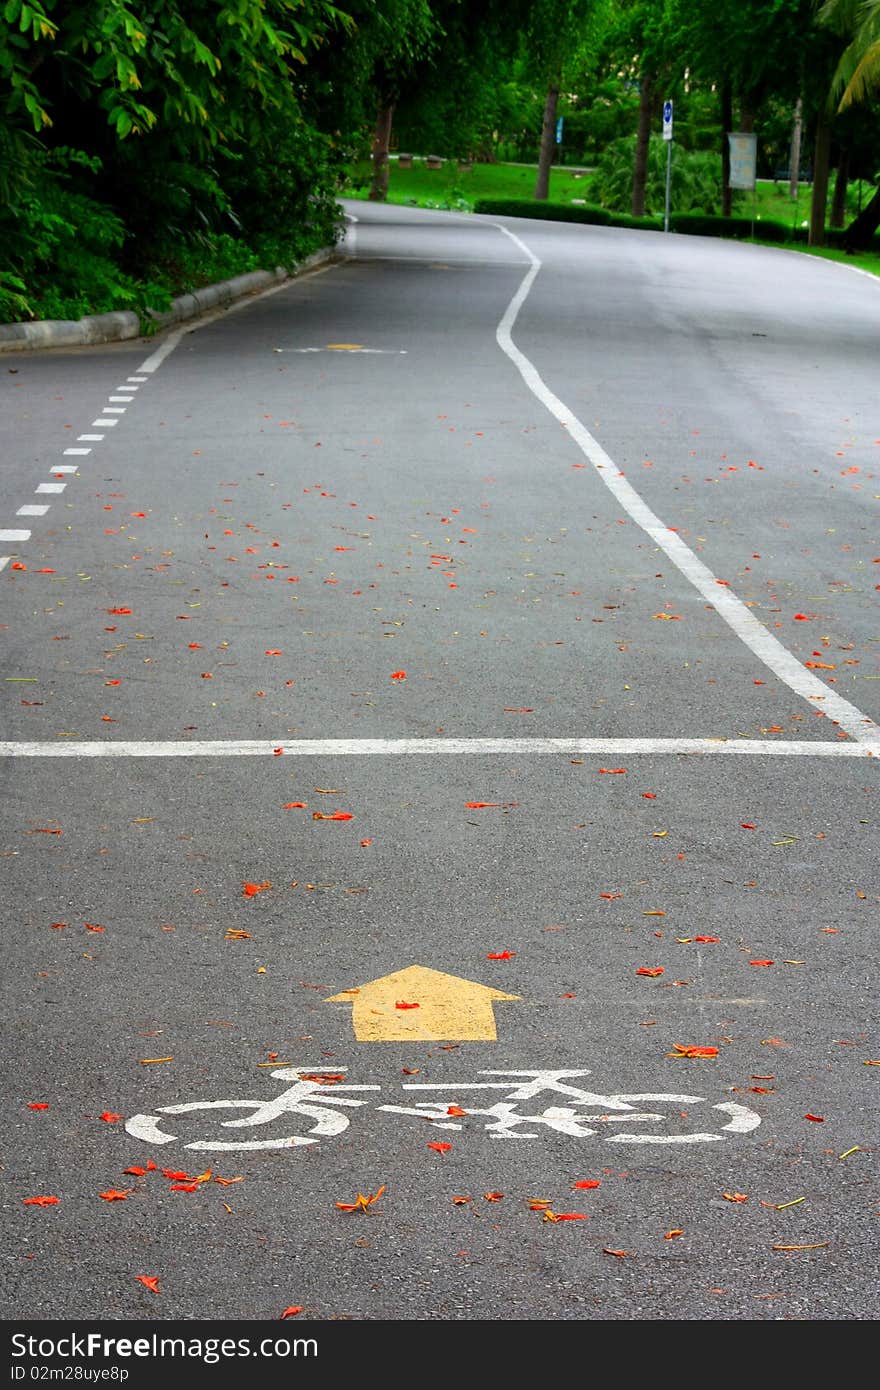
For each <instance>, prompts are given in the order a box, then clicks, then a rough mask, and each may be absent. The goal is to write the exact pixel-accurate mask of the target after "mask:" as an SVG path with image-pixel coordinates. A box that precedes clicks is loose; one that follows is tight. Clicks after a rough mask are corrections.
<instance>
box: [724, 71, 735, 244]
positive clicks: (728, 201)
mask: <svg viewBox="0 0 880 1390" xmlns="http://www.w3.org/2000/svg"><path fill="white" fill-rule="evenodd" d="M732 130H733V88H732V87H731V85H730V81H729V80H728V79H727V78H725V79H724V81H723V82H722V84H721V216H722V217H729V216H730V214H731V211H732V209H733V189H732V188H731V187H730V141H729V140H728V138H727V136H728V133H729V132H730V131H732Z"/></svg>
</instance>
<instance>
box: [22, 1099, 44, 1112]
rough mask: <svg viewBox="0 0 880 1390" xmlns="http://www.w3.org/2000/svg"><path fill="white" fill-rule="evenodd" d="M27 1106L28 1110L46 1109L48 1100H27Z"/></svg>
mask: <svg viewBox="0 0 880 1390" xmlns="http://www.w3.org/2000/svg"><path fill="white" fill-rule="evenodd" d="M27 1108H28V1110H48V1109H49V1102H48V1101H46V1100H29V1101H28V1103H27Z"/></svg>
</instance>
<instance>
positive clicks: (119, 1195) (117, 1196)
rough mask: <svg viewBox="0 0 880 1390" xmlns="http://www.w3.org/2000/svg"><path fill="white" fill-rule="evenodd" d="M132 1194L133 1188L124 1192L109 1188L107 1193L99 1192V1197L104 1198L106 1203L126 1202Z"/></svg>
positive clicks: (125, 1189) (128, 1188)
mask: <svg viewBox="0 0 880 1390" xmlns="http://www.w3.org/2000/svg"><path fill="white" fill-rule="evenodd" d="M131 1192H134V1188H133V1187H127V1188H124V1189H123V1190H122V1191H120V1190H119V1189H118V1188H115V1187H108V1189H107V1191H106V1192H99V1193H98V1196H99V1197H103V1198H104V1201H105V1202H124V1201H125V1199H126V1197H128V1195H129V1193H131Z"/></svg>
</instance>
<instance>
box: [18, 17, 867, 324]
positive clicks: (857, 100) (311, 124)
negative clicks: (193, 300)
mask: <svg viewBox="0 0 880 1390" xmlns="http://www.w3.org/2000/svg"><path fill="white" fill-rule="evenodd" d="M878 94H880V0H712V3H711V4H710V3H709V0H338V3H333V0H0V321H2V320H10V319H22V318H27V317H29V316H31V317H41V318H45V317H53V318H54V317H78V316H79V315H81V314H82V313H85V312H99V311H101V310H105V309H110V308H134V309H138V310H143V309H144V308H145V307H146V306H148V305H149V306H151V307H153V308H158V309H161V308H162V307H163V306H164V305H165V304H167V302H168V300H169V298H170V296H171V295H173V294H175V293H179V292H181V291H183V290H185V289H188V288H191V287H193V286H195V285H196V284H200V283H201V284H204V283H207V282H209V281H211V280H216V279H222V278H225V277H227V276H229V275H233V274H236V273H238V272H240V271H244V270H249V269H253V268H255V267H257V266H266V265H279V264H280V265H292V264H293V263H295V262H297V261H299V260H301V259H302V258H303V257H304V256H305V255H307V254H308V253H309V252H311V251H313V250H315V249H316V248H317V247H319V246H322V245H328V244H332V243H333V242H334V240H335V239H336V237H337V236H338V232H339V225H340V222H339V207H338V202H337V199H338V196H339V194H340V193H341V192H344V191H345V190H346V186H347V185H346V176H347V171H349V170H351V169H352V168H353V167H355V166H356V164H357V160H358V158H360V159H363V157H364V156H369V155H370V151H371V150H372V151H373V161H374V164H375V162H376V160H377V158H378V156H377V153H376V152H377V148H378V146H377V138H378V137H377V131H380V130H381V131H382V132H384V133H383V136H382V139H383V140H384V141H385V148H386V151H387V149H388V148H389V146H390V148H392V149H394V148H396V149H399V150H404V151H405V150H412V151H414V152H417V153H422V154H428V153H435V154H437V155H443V156H445V157H446V158H447V159H452V160H455V159H457V160H460V161H468V160H488V161H492V160H495V159H499V158H502V159H516V160H520V161H528V162H531V163H538V162H539V157H540V160H541V168H542V170H543V172H544V173H545V174H546V163H547V160H548V158H549V157H550V155H551V154H552V156H553V157H554V158H555V160H556V161H557V162H560V161H562V162H567V163H569V164H571V163H578V164H583V165H588V166H590V168H591V169H593V171H594V173H593V175H592V181H591V183H590V186H589V191H588V196H589V199H590V202H591V204H595V205H601V207H603V208H605V209H606V210H608V211H609V212H612V213H613V214H614V215H615V220H616V221H617V220H619V218H620V217H621V216H622V215H625V214H633V213H635V214H637V215H642V214H645V215H647V216H650V215H652V214H654V215H656V214H657V213H658V212H662V209H663V197H664V192H665V172H666V168H665V155H666V150H665V148H664V146H663V144H662V142H661V141H660V139H659V131H660V108H661V106H662V103H663V101H664V100H665V99H672V100H674V103H675V142H674V148H673V159H672V180H673V207H674V209H675V211H676V213H678V214H683V213H687V212H692V213H695V214H706V215H712V214H715V213H717V212H719V211H721V210H723V211H727V212H729V211H731V199H730V197H729V194H728V192H727V189H726V173H725V165H724V159H725V144H726V131H728V130H731V129H733V130H737V129H742V130H753V131H754V132H755V133H756V135H757V141H758V144H757V149H758V172H759V175H764V176H768V177H769V176H777V177H782V176H785V175H784V173H783V171H787V170H788V168H789V165H790V162H791V157H792V150H793V148H794V149H795V150H797V149H798V148H799V149H800V154H799V165H800V167H801V168H803V167H805V166H807V167H810V168H811V171H813V172H814V177H815V180H816V183H815V186H814V204H816V205H819V211H818V213H817V215H816V218H815V221H814V223H813V224H811V227H810V236H811V238H814V239H815V238H818V237H821V236H822V235H823V231H824V227H825V222H826V219H825V218H824V217H823V213H824V211H825V199H826V189H828V194H827V196H828V197H831V196H832V193H833V208H832V213H831V222H832V225H833V226H835V227H840V228H841V229H842V228H843V220H842V219H844V217H845V216H849V215H850V214H849V213H848V212H847V208H848V207H851V199H850V200H849V202H848V200H847V181H848V180H849V181H850V182H851V181H852V180H854V179H855V180H859V182H858V184H857V187H858V189H859V199H860V201H859V215H858V216H857V217H855V218H854V220H852V221H851V223H850V226H849V227H848V229H846V230H845V231H842V232H841V235H842V236H843V237H844V240H845V239H846V238H847V237H848V238H849V240H850V243H851V244H852V245H858V244H859V243H860V241H861V243H862V244H864V243H865V239H866V238H867V240H868V241H870V240H871V239H872V237H873V233H874V232H875V230H876V228H877V227H878V225H880V188H878V187H877V185H878V184H880V138H878V136H880V111H878ZM558 118H561V126H557V125H556V121H557V119H558ZM542 127H543V140H542ZM554 130H555V131H556V132H557V134H558V143H556V145H555V148H553V149H549V148H548V138H549V137H548V132H550V134H551V135H552V132H553V131H554ZM796 134H797V140H795V138H794V137H795V135H796ZM813 166H815V169H814V170H813ZM829 171H830V173H831V176H832V181H833V182H834V188H833V189H832V188H831V187H830V186H829V183H828V177H829ZM863 189H867V193H866V196H865V197H864V198H862V190H863ZM535 191H536V193H537V194H538V196H539V197H542V196H543V197H546V193H543V194H542V193H540V191H539V189H538V187H536V190H535ZM374 196H379V197H381V196H383V193H382V188H381V185H379V187H378V191H376V190H374ZM734 201H735V200H734ZM725 204H726V206H725ZM862 204H864V205H862ZM835 217H837V219H838V220H837V221H835V220H834V218H835Z"/></svg>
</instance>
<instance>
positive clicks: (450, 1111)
mask: <svg viewBox="0 0 880 1390" xmlns="http://www.w3.org/2000/svg"><path fill="white" fill-rule="evenodd" d="M446 1113H447V1115H466V1114H467V1111H466V1110H462V1108H461V1106H460V1105H450V1106H448V1107H447V1110H446Z"/></svg>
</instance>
